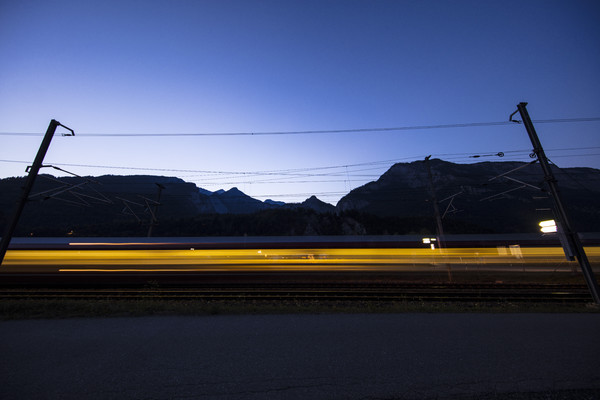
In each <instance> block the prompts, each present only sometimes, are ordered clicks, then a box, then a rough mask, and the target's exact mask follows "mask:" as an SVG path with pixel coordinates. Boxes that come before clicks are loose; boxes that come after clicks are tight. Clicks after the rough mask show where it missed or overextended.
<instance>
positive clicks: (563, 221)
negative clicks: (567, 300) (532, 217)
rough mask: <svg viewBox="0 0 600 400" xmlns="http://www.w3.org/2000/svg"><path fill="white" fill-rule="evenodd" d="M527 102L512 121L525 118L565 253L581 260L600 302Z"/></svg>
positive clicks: (588, 282) (596, 288)
mask: <svg viewBox="0 0 600 400" xmlns="http://www.w3.org/2000/svg"><path fill="white" fill-rule="evenodd" d="M526 107H527V103H519V104H518V105H517V111H515V112H514V113H512V114H511V116H510V120H511V121H512V120H513V119H512V116H513V115H515V114H516V113H517V112H519V113H520V114H521V118H522V119H523V124H524V125H525V129H527V134H529V139H530V140H531V144H532V145H533V152H534V153H535V154H536V155H537V159H538V160H539V162H540V165H541V167H542V170H543V171H544V180H545V181H546V182H547V183H548V186H549V188H550V194H551V195H552V199H553V200H554V207H555V213H556V218H557V219H558V226H559V227H561V226H562V228H563V230H564V235H565V236H566V239H567V246H569V249H565V254H568V252H567V250H571V253H572V254H573V255H574V256H575V258H577V261H578V262H579V266H580V267H581V271H582V272H583V276H584V278H585V281H586V283H587V285H588V288H589V290H590V294H591V295H592V298H593V299H594V302H595V303H596V304H600V295H599V293H600V289H599V288H598V281H597V280H596V277H595V276H594V272H593V270H592V267H591V265H590V262H589V260H588V258H587V255H586V254H585V250H584V249H583V245H582V244H581V241H580V240H579V235H577V232H575V230H573V228H572V225H571V222H570V221H569V218H568V216H567V210H566V209H565V207H564V205H563V203H562V200H561V197H560V193H559V191H558V185H557V181H556V178H555V177H554V174H553V173H552V170H551V169H550V165H549V163H548V158H547V157H546V153H544V149H543V147H542V144H541V143H540V139H539V138H538V135H537V133H536V132H535V128H534V127H533V123H532V122H531V118H530V117H529V113H528V112H527V108H526Z"/></svg>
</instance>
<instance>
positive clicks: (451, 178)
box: [0, 160, 600, 236]
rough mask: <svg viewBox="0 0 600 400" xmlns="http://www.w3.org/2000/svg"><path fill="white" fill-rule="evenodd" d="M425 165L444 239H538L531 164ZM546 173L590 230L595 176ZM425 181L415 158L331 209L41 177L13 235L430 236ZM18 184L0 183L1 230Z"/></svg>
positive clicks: (594, 225) (142, 184) (599, 210)
mask: <svg viewBox="0 0 600 400" xmlns="http://www.w3.org/2000/svg"><path fill="white" fill-rule="evenodd" d="M430 166H431V171H432V176H433V185H434V187H435V192H436V196H437V199H438V203H439V209H440V211H441V214H443V226H444V229H445V231H446V233H515V232H537V231H538V230H539V227H538V222H539V221H540V220H544V219H552V218H553V215H552V211H551V207H552V201H551V199H550V197H549V195H548V193H547V192H545V191H544V189H545V184H544V179H543V176H542V172H541V169H540V166H539V165H537V164H527V163H521V162H485V163H476V164H454V163H450V162H445V161H441V160H430ZM553 171H554V174H555V176H556V178H557V180H558V185H559V187H560V189H561V194H562V196H563V199H564V202H565V205H566V207H567V211H568V212H569V214H570V216H571V219H572V222H573V225H574V227H575V229H576V230H578V231H580V232H596V231H598V230H599V227H600V203H599V202H598V198H599V196H600V170H596V169H592V168H566V169H562V170H561V169H558V168H556V167H553ZM428 179H429V178H428V174H427V168H426V165H425V162H424V161H417V162H412V163H399V164H395V165H394V166H392V167H391V168H390V169H389V170H388V171H387V172H385V173H384V174H383V175H382V176H381V177H380V178H379V179H378V180H377V181H374V182H370V183H368V184H366V185H364V186H361V187H359V188H356V189H354V190H352V191H351V192H350V193H348V194H347V195H346V196H344V197H343V198H342V199H341V200H340V201H339V202H338V204H337V206H336V207H334V206H332V205H331V204H327V203H324V202H322V201H320V200H319V199H317V198H316V197H315V196H311V197H310V198H308V199H307V200H305V201H304V202H302V203H288V204H286V203H283V202H277V201H273V200H267V201H264V202H262V201H260V200H257V199H254V198H252V197H250V196H248V195H246V194H244V193H243V192H242V191H240V190H239V189H237V188H232V189H230V190H227V191H225V190H217V191H215V192H211V191H208V190H205V189H202V188H198V187H197V186H196V185H195V184H193V183H188V182H185V181H183V180H181V179H179V178H173V177H163V176H149V175H133V176H115V175H105V176H100V177H87V178H85V177H84V178H81V177H65V178H54V177H51V176H49V175H40V176H39V177H38V179H37V181H36V184H35V186H34V189H33V191H32V196H31V201H30V202H28V204H27V206H26V207H25V210H24V212H23V214H22V216H21V219H20V221H19V225H18V226H17V231H16V233H15V235H17V236H23V235H35V236H65V235H77V236H144V235H145V234H146V232H147V230H148V226H149V224H150V222H151V220H152V214H153V213H154V214H155V215H156V216H157V217H158V225H157V226H155V227H154V231H153V233H154V235H156V236H160V235H162V236H178V235H185V236H195V235H244V234H247V235H345V234H367V235H379V234H408V233H419V234H420V233H424V234H425V233H427V234H429V233H434V232H435V220H434V215H433V204H432V201H431V192H430V189H429V182H428ZM24 182H25V178H7V179H2V180H0V229H1V230H2V231H3V229H4V227H5V226H6V224H7V221H8V220H9V218H10V216H11V215H12V212H13V209H14V205H15V203H16V201H17V199H18V198H19V196H20V195H21V187H22V186H23V185H24ZM67 189H71V190H67ZM159 191H160V205H157V204H156V200H158V195H159ZM0 232H1V231H0Z"/></svg>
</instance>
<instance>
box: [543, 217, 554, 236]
mask: <svg viewBox="0 0 600 400" xmlns="http://www.w3.org/2000/svg"><path fill="white" fill-rule="evenodd" d="M539 225H540V227H541V229H540V230H541V231H542V232H543V233H552V232H556V231H557V228H556V222H555V221H554V220H553V219H549V220H546V221H541V222H540V223H539Z"/></svg>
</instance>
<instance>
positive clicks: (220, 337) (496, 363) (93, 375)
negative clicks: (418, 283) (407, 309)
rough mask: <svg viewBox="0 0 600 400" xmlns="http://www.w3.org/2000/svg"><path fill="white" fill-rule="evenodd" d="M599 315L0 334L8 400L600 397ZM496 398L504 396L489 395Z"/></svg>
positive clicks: (29, 328) (53, 327)
mask: <svg viewBox="0 0 600 400" xmlns="http://www.w3.org/2000/svg"><path fill="white" fill-rule="evenodd" d="M599 334H600V314H368V315H365V314H347V315H345V314H337V315H262V316H202V317H144V318H107V319H100V318H99V319H66V320H23V321H4V322H1V323H0V355H1V356H0V398H2V399H266V398H268V399H424V398H429V399H443V398H453V399H454V398H456V397H454V396H461V397H462V396H468V397H470V398H477V396H479V395H482V394H488V395H490V394H493V395H495V394H499V393H506V392H531V391H548V390H550V391H557V390H562V389H595V390H597V391H598V393H599V394H600V340H598V338H599V337H600V336H599ZM497 398H501V397H497Z"/></svg>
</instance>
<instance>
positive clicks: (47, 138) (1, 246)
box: [0, 119, 75, 264]
mask: <svg viewBox="0 0 600 400" xmlns="http://www.w3.org/2000/svg"><path fill="white" fill-rule="evenodd" d="M59 126H62V127H63V128H65V129H68V130H69V131H71V134H70V135H67V136H75V132H73V130H72V129H70V128H67V127H66V126H64V125H63V124H61V123H60V122H58V121H56V120H54V119H53V120H52V121H50V124H49V125H48V129H47V130H46V134H45V135H44V139H43V140H42V144H41V145H40V148H39V150H38V152H37V155H36V156H35V160H34V161H33V165H31V167H27V172H29V175H28V176H27V180H26V181H25V186H24V187H23V192H22V194H21V198H20V199H19V201H18V203H17V206H16V208H15V212H14V213H13V216H12V219H11V220H10V222H9V223H8V225H7V226H6V229H5V231H4V234H3V235H2V241H0V264H2V261H4V256H5V255H6V250H7V249H8V244H9V243H10V240H11V239H12V235H13V233H14V231H15V228H16V227H17V223H18V222H19V218H20V217H21V213H22V212H23V208H24V207H25V203H27V200H28V199H29V193H30V192H31V188H32V187H33V184H34V183H35V178H37V176H38V172H39V171H40V168H41V167H42V163H43V162H44V157H45V156H46V152H47V151H48V148H49V147H50V142H51V141H52V137H53V136H54V132H56V128H58V127H59Z"/></svg>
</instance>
